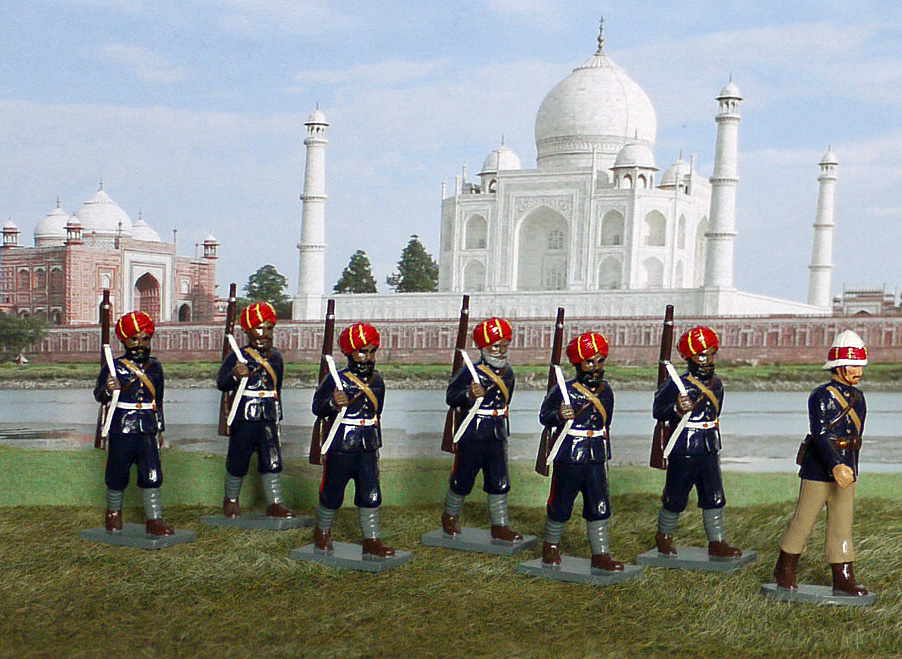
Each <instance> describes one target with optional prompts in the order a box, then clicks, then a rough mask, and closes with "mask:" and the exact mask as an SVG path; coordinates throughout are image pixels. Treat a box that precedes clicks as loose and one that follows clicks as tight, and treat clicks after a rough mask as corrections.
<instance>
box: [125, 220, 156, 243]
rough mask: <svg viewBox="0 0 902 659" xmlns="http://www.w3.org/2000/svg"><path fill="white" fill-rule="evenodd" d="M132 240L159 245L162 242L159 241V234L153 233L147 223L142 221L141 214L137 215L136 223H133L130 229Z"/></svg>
mask: <svg viewBox="0 0 902 659" xmlns="http://www.w3.org/2000/svg"><path fill="white" fill-rule="evenodd" d="M132 238H134V239H135V240H146V241H148V242H153V243H160V242H163V241H162V240H161V239H160V234H158V233H157V232H156V231H154V230H153V229H152V228H151V227H150V225H149V224H147V222H145V221H144V216H143V215H142V214H141V213H138V221H137V222H135V224H134V226H133V227H132Z"/></svg>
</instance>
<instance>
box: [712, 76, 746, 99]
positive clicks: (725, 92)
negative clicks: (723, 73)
mask: <svg viewBox="0 0 902 659" xmlns="http://www.w3.org/2000/svg"><path fill="white" fill-rule="evenodd" d="M717 98H718V100H720V99H722V98H738V99H739V100H742V96H741V95H740V94H739V87H737V86H736V85H735V84H733V81H732V80H730V81H729V82H727V84H725V85H724V87H723V89H721V90H720V93H719V94H718V95H717Z"/></svg>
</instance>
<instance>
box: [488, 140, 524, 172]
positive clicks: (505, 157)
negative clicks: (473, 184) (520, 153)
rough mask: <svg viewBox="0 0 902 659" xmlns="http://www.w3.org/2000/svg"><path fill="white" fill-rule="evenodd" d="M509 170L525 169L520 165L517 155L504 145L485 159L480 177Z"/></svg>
mask: <svg viewBox="0 0 902 659" xmlns="http://www.w3.org/2000/svg"><path fill="white" fill-rule="evenodd" d="M509 169H523V166H522V165H521V164H520V159H519V158H518V157H517V154H516V153H514V152H513V151H511V150H510V149H509V148H507V147H506V146H505V145H504V144H502V145H501V146H499V147H498V148H497V149H495V150H493V151H492V152H491V153H490V154H489V155H487V156H486V157H485V160H484V161H483V163H482V171H481V172H479V175H480V176H481V175H483V174H494V173H497V172H499V171H502V170H509Z"/></svg>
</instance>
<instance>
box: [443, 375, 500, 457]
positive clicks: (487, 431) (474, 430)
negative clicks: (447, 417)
mask: <svg viewBox="0 0 902 659" xmlns="http://www.w3.org/2000/svg"><path fill="white" fill-rule="evenodd" d="M483 364H485V362H483V361H482V360H479V361H478V362H476V363H475V364H474V366H476V373H477V374H478V375H479V383H480V384H481V385H482V387H483V389H485V391H486V395H485V398H483V400H482V405H480V409H483V410H503V409H505V408H506V407H508V406H509V405H510V400H508V401H505V400H504V395H503V394H502V393H501V391H500V390H499V388H498V386H497V385H496V384H495V383H494V382H493V381H492V379H491V378H489V376H487V375H486V374H485V373H483V372H481V371H480V370H479V366H480V365H483ZM485 366H486V367H487V368H489V369H491V370H492V372H493V373H495V374H496V375H498V376H499V377H500V378H501V381H502V382H504V385H505V386H506V387H507V391H508V395H509V396H510V398H513V397H514V371H513V369H512V368H511V367H510V366H505V367H504V368H502V369H497V368H494V367H493V366H490V365H488V364H485ZM472 383H473V376H472V375H470V371H469V369H468V368H467V367H466V366H464V367H463V368H461V369H460V370H459V371H458V372H457V373H455V374H454V375H453V376H452V378H451V382H450V383H449V384H448V391H447V392H446V394H445V402H446V403H447V404H448V406H449V407H456V408H458V409H460V410H463V411H464V412H466V411H468V410H469V409H470V408H471V407H473V403H474V402H476V401H473V400H470V385H471V384H472ZM461 423H463V420H461ZM509 434H510V425H509V424H508V420H507V415H506V414H505V415H501V416H479V415H477V416H476V417H474V418H473V420H472V421H471V422H470V425H469V427H467V429H466V430H465V431H464V433H463V435H461V438H460V441H461V442H464V441H477V442H487V441H489V440H490V439H497V440H499V441H506V440H507V437H508V435H509Z"/></svg>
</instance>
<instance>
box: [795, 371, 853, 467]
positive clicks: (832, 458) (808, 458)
mask: <svg viewBox="0 0 902 659" xmlns="http://www.w3.org/2000/svg"><path fill="white" fill-rule="evenodd" d="M827 387H836V389H837V390H839V393H840V394H842V396H843V397H844V398H845V399H846V401H847V402H849V403H851V402H852V399H853V397H855V398H856V399H855V404H854V405H853V406H852V409H854V410H855V413H856V414H857V415H858V418H859V419H860V420H861V430H862V432H864V418H865V416H866V415H867V404H866V403H865V400H864V394H863V393H862V392H861V390H860V389H858V388H857V387H853V386H852V385H850V384H843V383H842V382H837V381H835V380H833V381H831V382H827V383H826V384H822V385H820V386H819V387H816V388H815V389H814V391H812V392H811V395H810V396H808V428H809V431H810V433H811V442H810V443H809V444H808V447H807V449H806V450H805V457H804V458H803V459H802V468H801V469H799V477H801V478H805V479H807V480H812V481H824V482H832V481H833V467H835V466H836V465H838V464H844V465H846V466H848V467H851V468H852V471H854V472H855V478H856V479H857V478H858V451H857V450H851V449H837V448H836V447H834V445H833V442H831V441H830V440H831V439H843V438H847V437H855V436H857V435H858V429H857V428H856V427H855V424H854V422H853V421H852V419H851V417H850V415H848V414H847V415H846V416H845V417H843V419H842V421H840V422H839V423H838V424H837V425H836V426H835V427H834V428H832V429H830V430H827V426H829V425H830V423H831V422H832V421H833V420H834V419H836V418H837V417H839V415H840V413H841V412H842V408H841V407H840V405H839V403H838V402H837V401H836V399H835V398H834V397H833V396H832V395H831V394H830V392H829V391H827Z"/></svg>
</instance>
